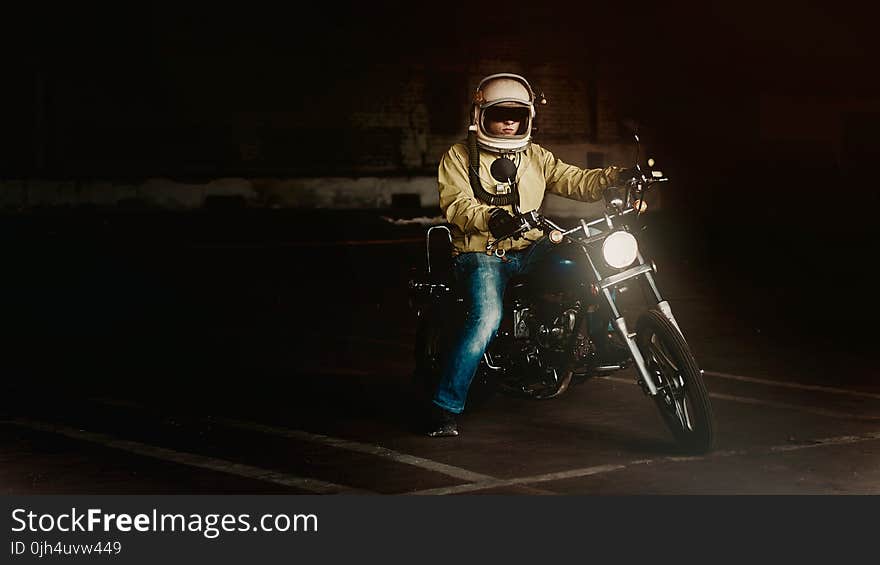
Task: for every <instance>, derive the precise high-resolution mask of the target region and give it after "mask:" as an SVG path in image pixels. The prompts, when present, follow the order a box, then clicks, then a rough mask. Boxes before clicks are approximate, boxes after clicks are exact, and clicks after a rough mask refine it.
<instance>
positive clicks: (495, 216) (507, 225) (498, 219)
mask: <svg viewBox="0 0 880 565" xmlns="http://www.w3.org/2000/svg"><path fill="white" fill-rule="evenodd" d="M522 227H523V221H522V219H520V218H516V217H514V216H511V215H510V213H509V212H508V211H507V210H504V209H503V208H493V209H492V210H491V211H490V212H489V233H491V234H492V237H494V238H495V239H496V240H498V239H504V238H506V237H510V236H513V238H514V239H519V238H520V237H521V235H520V233H519V232H520V230H521V229H522Z"/></svg>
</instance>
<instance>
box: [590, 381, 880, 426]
mask: <svg viewBox="0 0 880 565" xmlns="http://www.w3.org/2000/svg"><path fill="white" fill-rule="evenodd" d="M600 380H603V381H614V382H616V383H624V384H629V385H637V384H638V383H636V382H635V381H634V380H632V379H624V378H622V377H602V378H601V379H600ZM709 397H710V398H717V399H718V400H729V401H731V402H739V403H741V404H753V405H756V406H769V407H771V408H782V409H785V410H796V411H798V412H806V413H807V414H815V415H817V416H827V417H829V418H840V419H843V420H859V421H863V422H877V421H880V416H874V415H862V414H852V413H850V412H838V411H836V410H825V409H824V408H813V407H810V406H801V405H799V404H788V403H786V402H773V401H771V400H760V399H758V398H751V397H748V396H734V395H732V394H721V393H717V392H710V393H709Z"/></svg>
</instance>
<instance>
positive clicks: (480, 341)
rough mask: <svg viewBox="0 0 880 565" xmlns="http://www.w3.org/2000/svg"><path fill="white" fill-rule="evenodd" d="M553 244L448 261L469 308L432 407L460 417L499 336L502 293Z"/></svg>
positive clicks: (545, 242)
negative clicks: (483, 360) (485, 355)
mask: <svg viewBox="0 0 880 565" xmlns="http://www.w3.org/2000/svg"><path fill="white" fill-rule="evenodd" d="M552 248H553V244H551V243H549V242H547V240H545V239H542V240H540V241H538V242H537V243H535V244H532V245H530V246H529V247H527V248H526V249H523V250H522V251H511V252H509V253H508V254H507V255H506V257H505V258H504V259H499V258H498V257H495V256H494V255H486V254H485V253H475V252H472V253H461V254H460V255H458V256H456V257H455V258H454V259H453V261H452V269H453V272H454V274H455V279H456V285H457V287H458V290H459V293H460V295H461V297H462V298H464V301H465V305H466V306H467V315H466V316H465V320H464V324H463V326H462V327H461V328H460V330H459V332H458V334H457V335H455V336H453V339H452V342H451V347H450V349H449V352H448V355H447V357H446V360H445V362H444V363H443V368H442V370H441V374H440V383H439V385H438V386H437V391H436V393H435V394H434V404H436V405H437V406H440V407H441V408H443V409H445V410H448V411H449V412H453V413H455V414H460V413H461V411H462V410H464V404H465V400H467V393H468V389H469V388H470V386H471V381H472V380H473V378H474V374H475V373H476V371H477V367H478V366H479V364H480V359H481V358H482V357H483V352H484V351H485V350H486V347H487V346H488V345H489V342H490V341H492V338H493V337H494V336H495V332H497V331H498V327H499V326H500V325H501V317H502V315H503V313H504V290H505V289H506V288H507V283H508V281H510V278H511V277H513V276H514V275H518V274H522V273H527V272H529V270H530V269H531V268H532V267H533V266H534V265H535V264H536V263H537V262H538V260H540V259H541V258H542V257H544V256H546V254H547V252H548V251H549V250H550V249H552Z"/></svg>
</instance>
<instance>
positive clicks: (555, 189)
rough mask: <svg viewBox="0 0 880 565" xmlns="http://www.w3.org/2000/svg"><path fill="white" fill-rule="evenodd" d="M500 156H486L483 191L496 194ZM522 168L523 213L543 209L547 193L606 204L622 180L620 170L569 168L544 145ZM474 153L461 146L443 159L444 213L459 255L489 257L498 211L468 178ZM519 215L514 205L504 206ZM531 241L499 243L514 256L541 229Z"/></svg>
mask: <svg viewBox="0 0 880 565" xmlns="http://www.w3.org/2000/svg"><path fill="white" fill-rule="evenodd" d="M496 158H497V155H495V154H493V153H489V152H486V151H480V181H481V182H482V183H483V188H484V189H485V190H486V191H487V192H489V193H491V194H495V185H496V182H495V179H493V178H492V175H491V174H490V173H489V168H490V167H491V166H492V162H493V161H494V160H495V159H496ZM520 159H521V162H520V165H519V168H518V169H517V179H516V180H517V185H518V187H519V199H520V204H519V207H520V210H521V211H522V212H530V211H532V210H537V209H538V207H539V206H540V205H541V202H542V201H543V200H544V192H545V191H550V192H552V193H553V194H558V195H560V196H564V197H566V198H571V199H573V200H580V201H583V202H595V201H597V200H601V199H602V192H603V190H604V189H605V188H606V187H608V186H611V185H612V184H613V183H614V182H615V181H616V178H617V171H618V168H617V167H607V168H605V169H581V168H580V167H576V166H574V165H569V164H567V163H563V162H562V161H560V160H559V159H557V158H556V157H555V156H554V155H553V153H551V152H550V151H547V150H546V149H544V148H543V147H541V146H540V145H537V144H535V143H532V144H530V145H529V147H528V149H526V150H524V151H523V152H522V153H520ZM467 166H468V151H467V146H466V145H465V144H464V143H456V144H455V145H453V146H452V147H450V148H449V151H447V152H446V154H445V155H444V156H443V158H442V159H441V160H440V167H439V170H438V176H437V178H438V181H439V190H440V209H441V210H442V211H443V213H444V214H445V215H446V220H447V221H448V222H449V223H450V224H452V225H453V227H452V243H453V246H454V248H455V249H454V252H455V253H464V252H480V253H485V252H486V245H487V244H488V242H489V238H490V237H491V236H490V234H489V223H488V222H489V210H491V209H492V208H496V206H490V205H488V204H486V203H485V202H483V201H481V200H479V199H477V198H476V197H475V196H474V192H473V190H472V189H471V183H470V179H469V178H468V167H467ZM500 208H504V209H505V210H507V211H508V212H511V213H513V207H512V206H500ZM525 235H526V238H528V239H525V238H520V239H517V240H511V239H507V240H505V241H503V242H502V243H501V244H499V246H498V247H499V249H504V250H505V251H511V250H516V249H523V248H524V247H527V246H528V245H530V244H531V241H528V240H536V239H538V238H539V237H541V235H542V234H541V232H540V231H539V230H532V231H529V232H527V233H526V234H525Z"/></svg>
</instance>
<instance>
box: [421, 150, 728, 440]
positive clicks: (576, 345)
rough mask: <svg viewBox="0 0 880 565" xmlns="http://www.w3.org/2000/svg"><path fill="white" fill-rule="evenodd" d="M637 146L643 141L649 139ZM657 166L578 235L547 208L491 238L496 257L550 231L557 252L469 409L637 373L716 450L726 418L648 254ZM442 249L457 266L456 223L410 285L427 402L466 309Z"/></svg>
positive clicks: (431, 245)
mask: <svg viewBox="0 0 880 565" xmlns="http://www.w3.org/2000/svg"><path fill="white" fill-rule="evenodd" d="M635 139H636V143H637V144H638V135H637V134H636V136H635ZM647 165H648V167H647V169H644V170H643V169H642V167H641V166H640V165H639V164H638V157H637V158H636V165H635V166H634V167H633V168H632V169H631V171H633V173H634V174H633V178H632V179H630V180H628V181H627V182H625V183H623V184H622V185H621V186H619V187H614V188H613V189H612V190H610V191H608V192H607V193H606V198H605V203H606V207H605V210H604V212H603V214H602V215H601V216H598V217H596V218H591V219H586V218H584V219H580V220H579V221H578V223H577V225H576V226H574V227H571V228H568V229H566V228H564V227H561V226H559V225H557V224H556V223H555V222H553V221H552V220H551V219H549V218H547V217H545V216H543V215H542V214H540V213H539V212H537V211H530V212H525V213H521V212H520V211H519V210H516V212H517V213H516V218H517V219H518V220H519V222H520V223H521V227H520V228H519V229H517V230H516V231H514V232H513V233H511V234H509V235H508V236H506V237H504V238H501V239H498V240H494V241H492V240H490V241H489V243H488V245H487V248H486V253H488V254H495V255H496V256H498V257H503V255H504V253H503V250H500V249H499V248H498V244H499V243H500V242H501V241H503V240H505V239H507V238H509V237H517V236H518V235H519V234H522V233H525V232H527V231H529V230H531V229H533V228H539V229H541V230H542V231H543V232H544V234H545V235H544V237H543V238H542V240H539V241H538V242H537V243H534V244H533V245H539V244H543V245H550V246H552V247H553V249H552V250H550V252H549V253H547V254H546V257H545V258H544V259H543V260H542V262H541V263H540V264H539V265H538V267H537V268H535V269H533V270H532V272H530V273H529V274H527V275H524V276H522V277H519V278H516V277H515V278H514V279H513V280H511V281H510V283H509V284H508V287H507V290H506V292H505V297H504V314H503V318H502V322H501V325H500V327H499V329H498V331H497V333H496V335H495V337H494V338H493V339H492V341H491V343H490V344H489V346H488V347H487V348H486V351H485V353H484V354H483V358H482V360H481V363H480V366H479V368H478V370H477V372H476V374H475V376H474V380H473V382H472V385H471V389H470V391H469V397H468V403H469V404H479V403H480V402H481V401H482V400H484V399H485V398H486V397H488V396H489V395H491V394H493V393H494V392H495V391H497V390H500V391H502V392H505V393H509V394H516V395H520V396H525V397H528V398H533V399H537V400H546V399H551V398H556V397H558V396H560V395H561V394H563V393H565V392H566V391H567V390H568V389H569V388H570V387H571V386H572V385H573V384H579V383H583V382H584V381H586V380H587V379H588V378H590V377H595V376H601V375H607V374H610V373H613V372H617V371H620V370H623V369H625V368H627V367H630V366H634V367H635V374H636V382H637V383H638V385H639V386H640V387H641V389H642V391H643V392H644V393H645V394H646V395H647V396H648V397H649V398H650V399H652V400H653V402H654V404H655V405H656V407H657V408H658V410H659V412H660V416H661V417H662V420H663V421H664V423H665V424H666V426H667V427H668V428H669V430H670V431H671V432H672V436H673V437H674V439H675V441H676V442H677V443H678V445H679V446H680V447H681V448H682V449H683V450H685V451H687V452H689V453H705V452H708V451H710V450H711V449H712V446H713V443H714V436H715V421H714V415H713V411H712V406H711V404H710V402H709V395H708V392H707V391H706V386H705V383H704V382H703V378H702V371H701V370H700V369H699V366H698V364H697V361H696V359H695V358H694V355H693V353H692V352H691V349H690V347H689V346H688V344H687V341H686V340H685V338H684V336H683V334H682V331H681V330H680V328H679V324H678V322H677V321H676V319H675V316H674V315H673V313H672V309H671V307H670V306H669V303H668V302H667V301H666V300H665V299H664V298H663V296H662V295H661V293H660V290H659V287H658V285H657V283H656V281H655V277H654V275H655V274H656V271H657V267H656V264H655V263H654V262H653V261H651V260H648V259H646V258H645V257H644V256H643V253H642V251H643V249H642V247H641V246H640V245H639V237H640V235H641V233H640V232H641V230H639V229H638V228H637V226H638V225H639V223H640V220H641V218H642V217H644V215H643V211H644V210H645V207H646V205H645V194H646V192H648V191H649V190H651V189H653V188H655V187H656V186H658V185H660V184H661V183H664V182H667V181H668V179H667V177H665V176H664V175H663V173H662V171H659V170H656V169H654V161H653V160H652V159H649V160H648V162H647ZM444 234H445V237H443V236H444ZM438 235H439V236H441V237H439V238H438V237H437V236H438ZM543 240H546V241H543ZM438 244H439V245H440V246H442V247H444V248H445V249H444V254H443V257H449V250H450V249H451V244H452V232H451V230H450V229H449V226H448V225H437V226H432V227H430V228H429V229H428V230H427V233H426V271H425V272H424V273H422V275H421V276H419V277H417V278H413V279H412V280H410V283H409V288H410V303H411V306H412V307H413V309H414V310H415V314H416V316H417V318H418V319H417V332H416V346H415V357H416V358H415V365H416V368H415V371H414V379H415V381H416V385H417V387H418V388H419V389H420V390H421V391H422V392H423V393H424V395H425V397H424V398H426V399H427V398H429V397H430V395H431V394H432V393H433V391H434V389H435V388H436V385H437V382H438V381H439V373H440V365H441V363H442V362H443V355H444V350H445V347H446V346H447V343H448V340H449V339H450V337H451V334H452V333H453V332H454V331H455V329H456V328H457V327H460V323H461V319H462V317H463V315H464V310H465V305H464V300H463V299H462V298H461V297H459V296H458V295H457V294H456V291H455V282H454V280H452V276H451V272H450V269H449V265H448V264H447V265H443V266H441V265H440V264H439V263H440V262H439V261H437V252H438V249H437V248H438ZM432 254H433V255H434V261H433V262H432ZM634 284H639V285H641V287H642V290H643V293H644V296H645V298H646V299H647V300H646V302H647V305H646V306H644V307H643V308H642V310H641V313H640V314H639V315H638V316H636V320H635V324H634V326H633V327H631V325H632V324H631V321H632V320H630V321H627V320H626V319H625V317H624V315H623V313H622V311H621V307H620V305H619V302H620V299H621V295H622V294H623V293H624V292H627V291H628V289H629V288H630V287H632V286H633V285H634ZM631 318H632V316H631ZM609 344H616V345H617V351H618V353H621V352H622V353H623V355H617V358H616V359H614V360H613V362H609V361H608V360H607V359H606V356H605V355H604V354H603V352H605V351H608V350H609Z"/></svg>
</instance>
